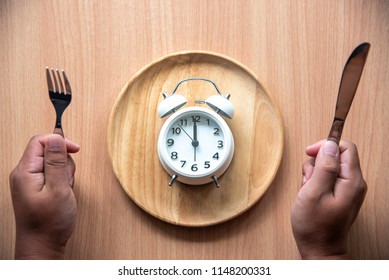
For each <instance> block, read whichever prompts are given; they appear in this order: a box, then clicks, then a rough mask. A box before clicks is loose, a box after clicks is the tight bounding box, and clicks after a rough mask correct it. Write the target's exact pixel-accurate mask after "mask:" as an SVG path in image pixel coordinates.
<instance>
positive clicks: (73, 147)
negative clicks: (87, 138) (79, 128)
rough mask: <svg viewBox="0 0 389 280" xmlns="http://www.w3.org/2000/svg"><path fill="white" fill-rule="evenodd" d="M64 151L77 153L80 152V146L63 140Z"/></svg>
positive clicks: (68, 140)
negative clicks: (64, 144)
mask: <svg viewBox="0 0 389 280" xmlns="http://www.w3.org/2000/svg"><path fill="white" fill-rule="evenodd" d="M65 143H66V149H67V152H68V153H71V154H73V153H77V152H78V151H79V150H80V146H79V145H78V144H77V143H76V142H73V141H72V140H70V139H67V138H65Z"/></svg>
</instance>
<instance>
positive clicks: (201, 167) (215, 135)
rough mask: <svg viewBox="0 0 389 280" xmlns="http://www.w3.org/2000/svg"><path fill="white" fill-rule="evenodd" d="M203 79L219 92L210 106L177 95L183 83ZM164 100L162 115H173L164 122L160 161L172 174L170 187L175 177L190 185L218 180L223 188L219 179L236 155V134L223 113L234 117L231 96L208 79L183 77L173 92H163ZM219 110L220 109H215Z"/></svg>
mask: <svg viewBox="0 0 389 280" xmlns="http://www.w3.org/2000/svg"><path fill="white" fill-rule="evenodd" d="M193 80H200V81H205V82H210V83H212V84H213V85H214V87H215V89H216V90H217V92H218V94H217V95H212V96H210V97H209V98H208V99H207V100H196V101H195V102H196V103H205V104H207V105H209V107H210V108H212V109H213V110H210V109H208V108H204V107H200V106H191V107H187V108H183V109H180V110H178V109H179V108H181V107H182V106H184V105H185V104H186V103H187V100H186V99H185V97H183V96H182V95H174V93H175V92H176V90H177V89H178V87H179V86H180V84H182V83H183V82H187V81H193ZM163 96H164V100H163V101H162V102H161V104H160V105H159V107H158V114H159V116H160V117H162V118H163V117H165V116H167V115H169V114H172V113H173V114H172V115H171V116H170V117H169V118H168V119H167V120H166V122H165V123H164V124H163V126H162V128H161V130H160V133H159V138H158V156H159V160H160V162H161V164H162V166H163V168H164V169H165V170H166V172H167V173H168V174H169V175H170V176H171V180H170V181H169V186H171V185H172V184H173V182H174V181H175V180H177V181H179V182H182V183H184V184H188V185H203V184H207V183H210V182H214V183H215V185H216V186H217V187H219V181H218V178H219V177H220V176H221V175H223V173H224V172H225V171H226V170H227V168H228V167H229V165H230V163H231V161H232V158H233V155H234V137H233V134H232V132H231V129H230V127H229V126H228V124H227V123H226V121H225V120H224V119H223V118H222V117H221V116H220V115H222V116H224V117H227V118H232V116H233V114H234V109H233V106H232V104H231V102H230V101H229V97H230V95H227V96H226V97H224V96H222V95H221V93H220V91H219V89H218V87H217V86H216V84H215V83H214V82H212V81H211V80H208V79H204V78H188V79H184V80H181V81H180V82H179V83H178V84H177V86H176V87H175V89H174V90H173V92H172V93H171V94H170V95H167V94H165V93H163ZM215 111H216V112H215Z"/></svg>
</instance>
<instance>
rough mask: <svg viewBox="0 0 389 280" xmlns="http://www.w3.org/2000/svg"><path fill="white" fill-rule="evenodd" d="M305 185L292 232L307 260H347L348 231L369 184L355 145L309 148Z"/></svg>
mask: <svg viewBox="0 0 389 280" xmlns="http://www.w3.org/2000/svg"><path fill="white" fill-rule="evenodd" d="M306 153H307V155H308V156H310V157H311V158H310V159H308V160H307V161H305V162H304V164H303V184H302V187H301V189H300V191H299V192H298V194H297V197H296V199H295V202H294V205H293V207H292V215H291V222H292V230H293V235H294V238H295V240H296V243H297V247H298V249H299V251H300V254H301V257H302V258H303V259H346V258H349V256H348V245H347V243H348V240H347V239H348V232H349V229H350V227H351V225H352V224H353V222H354V221H355V219H356V217H357V216H358V212H359V209H360V208H361V206H362V203H363V200H364V197H365V194H366V191H367V185H366V182H365V180H364V179H363V176H362V171H361V167H360V163H359V157H358V151H357V148H356V146H355V145H354V144H351V143H348V142H345V141H341V142H340V145H339V147H338V146H337V145H336V143H335V142H333V141H324V140H323V141H320V142H317V143H315V144H313V145H311V146H309V147H307V148H306Z"/></svg>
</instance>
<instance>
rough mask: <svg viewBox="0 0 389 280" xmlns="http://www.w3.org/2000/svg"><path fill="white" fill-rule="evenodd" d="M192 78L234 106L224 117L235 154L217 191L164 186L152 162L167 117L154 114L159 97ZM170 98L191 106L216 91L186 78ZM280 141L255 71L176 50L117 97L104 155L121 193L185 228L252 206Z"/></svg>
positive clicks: (269, 175)
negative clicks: (178, 96) (228, 117)
mask: <svg viewBox="0 0 389 280" xmlns="http://www.w3.org/2000/svg"><path fill="white" fill-rule="evenodd" d="M191 77H201V78H207V79H210V80H212V81H213V82H215V83H216V85H217V86H218V88H219V90H220V91H221V92H222V94H223V95H224V94H226V93H230V94H231V98H230V101H231V102H232V104H233V105H234V108H235V115H234V117H233V118H232V119H231V120H227V123H228V124H229V126H230V128H231V130H232V133H233V134H234V139H235V154H234V158H233V160H232V163H231V165H230V167H229V169H228V170H227V172H226V173H225V174H224V175H223V176H222V177H221V178H220V179H219V182H220V185H221V187H220V188H219V189H218V188H216V187H215V186H214V185H213V183H210V184H207V185H202V186H188V185H184V184H181V183H179V182H175V183H174V185H173V186H172V187H169V186H168V181H169V179H170V177H169V176H168V175H167V173H166V172H165V170H164V169H163V167H162V166H161V164H160V162H159V158H158V154H157V139H158V135H159V130H160V128H161V127H162V124H163V123H164V121H165V120H166V118H164V119H160V118H159V117H158V115H157V108H158V104H159V103H160V102H161V100H162V99H163V97H162V92H167V93H171V92H172V91H173V89H174V86H175V85H176V84H177V83H178V82H179V81H180V80H182V79H185V78H191ZM176 94H182V95H184V96H185V97H186V98H187V99H188V100H189V102H188V104H187V105H186V106H193V105H196V104H195V103H194V99H195V98H202V99H206V98H207V97H209V96H210V95H211V94H216V92H215V89H214V88H213V86H212V85H211V84H210V83H204V82H200V81H192V82H189V83H184V84H182V85H180V88H179V92H177V93H176ZM197 106H202V105H197ZM204 106H206V105H204ZM283 141H284V134H283V126H282V121H281V117H280V114H279V111H278V109H277V107H276V105H275V104H274V102H273V100H272V98H271V96H270V93H269V91H268V90H267V89H266V87H265V86H264V85H263V84H262V83H261V82H260V81H259V80H258V79H257V77H256V76H255V74H254V73H253V72H252V71H250V70H249V69H247V68H246V67H245V66H243V65H241V64H240V63H238V62H237V61H234V60H233V59H231V58H228V57H226V56H223V55H219V54H216V53H210V52H201V51H193V52H181V53H175V54H172V55H169V56H166V57H163V58H161V59H159V60H157V61H154V62H152V63H151V64H149V65H147V66H145V67H144V68H143V69H141V70H140V71H139V72H137V73H136V74H135V75H134V76H133V77H132V78H131V80H130V81H129V82H128V83H127V84H126V85H125V86H124V88H123V89H122V91H121V92H120V94H119V97H118V99H117V100H116V102H115V104H114V107H113V109H112V113H111V116H110V120H109V125H108V150H109V155H110V158H111V161H112V165H113V169H114V172H115V174H116V176H117V178H118V180H119V181H120V183H121V185H122V187H123V189H124V191H125V192H126V193H127V194H128V196H129V197H130V198H131V199H132V200H133V201H134V202H135V203H136V204H137V205H139V206H140V207H141V208H143V209H144V210H145V211H147V212H148V213H150V214H151V215H153V216H155V217H157V218H159V219H161V220H164V221H166V222H169V223H172V224H177V225H183V226H192V227H198V226H209V225H213V224H217V223H221V222H223V221H226V220H229V219H231V218H233V217H235V216H237V215H239V214H241V213H243V212H244V211H246V210H247V209H249V208H250V207H251V206H252V205H254V204H255V203H256V202H257V201H258V200H259V199H260V198H261V197H262V196H263V194H264V193H265V192H266V190H267V189H268V188H269V186H270V185H271V183H272V181H273V179H274V177H275V175H276V173H277V170H278V167H279V165H280V162H281V157H282V151H283Z"/></svg>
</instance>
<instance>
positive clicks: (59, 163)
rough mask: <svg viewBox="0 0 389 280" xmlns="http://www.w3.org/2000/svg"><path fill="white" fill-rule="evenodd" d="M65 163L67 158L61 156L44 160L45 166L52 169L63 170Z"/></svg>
mask: <svg viewBox="0 0 389 280" xmlns="http://www.w3.org/2000/svg"><path fill="white" fill-rule="evenodd" d="M67 162H68V160H67V157H63V156H61V155H57V156H54V157H50V158H46V165H48V166H50V167H53V168H63V167H65V166H67Z"/></svg>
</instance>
